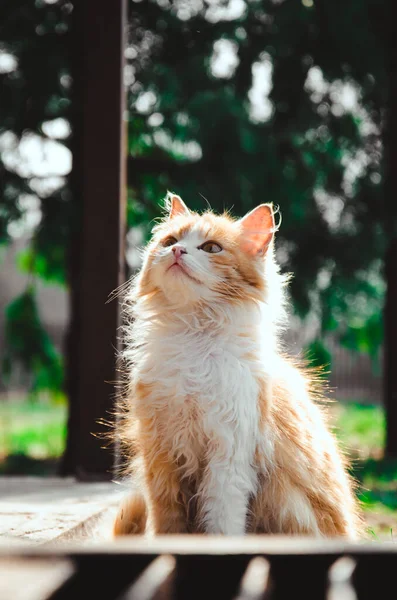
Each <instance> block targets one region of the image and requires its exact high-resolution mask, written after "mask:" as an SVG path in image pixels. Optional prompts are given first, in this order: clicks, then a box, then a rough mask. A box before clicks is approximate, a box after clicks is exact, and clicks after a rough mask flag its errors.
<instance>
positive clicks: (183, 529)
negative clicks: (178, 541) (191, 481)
mask: <svg viewBox="0 0 397 600" xmlns="http://www.w3.org/2000/svg"><path fill="white" fill-rule="evenodd" d="M144 463H145V467H146V488H147V496H148V504H149V511H148V512H149V519H148V529H149V531H150V532H151V533H152V534H156V535H158V534H164V533H170V534H177V533H187V525H186V507H185V506H184V504H183V502H182V501H181V496H180V481H179V477H178V475H177V469H176V465H174V464H173V463H172V462H171V461H170V460H169V457H168V455H167V453H165V452H164V451H162V450H159V449H158V448H157V447H156V444H153V445H152V447H151V448H150V450H149V451H148V452H146V453H145V455H144Z"/></svg>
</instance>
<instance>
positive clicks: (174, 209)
mask: <svg viewBox="0 0 397 600" xmlns="http://www.w3.org/2000/svg"><path fill="white" fill-rule="evenodd" d="M165 206H166V209H167V210H168V218H169V219H173V218H174V217H177V216H179V215H185V216H186V217H187V216H189V215H190V210H189V209H188V207H187V206H186V204H185V203H184V201H183V200H182V198H181V197H180V196H177V195H176V194H173V193H172V192H167V195H166V197H165Z"/></svg>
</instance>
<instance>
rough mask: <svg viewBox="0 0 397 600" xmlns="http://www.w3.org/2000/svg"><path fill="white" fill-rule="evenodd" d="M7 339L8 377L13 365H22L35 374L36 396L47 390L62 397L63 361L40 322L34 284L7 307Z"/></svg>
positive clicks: (34, 393) (32, 389) (34, 391)
mask: <svg viewBox="0 0 397 600" xmlns="http://www.w3.org/2000/svg"><path fill="white" fill-rule="evenodd" d="M5 341H6V354H5V356H4V359H3V365H2V367H3V374H4V375H5V377H6V378H7V377H10V376H11V373H12V369H13V367H15V366H16V365H20V366H22V367H23V368H24V369H25V370H26V371H27V372H28V373H31V374H32V383H31V392H32V394H33V395H34V396H35V395H37V394H38V393H39V392H41V391H44V390H47V391H50V392H51V393H52V394H54V396H55V397H56V398H57V397H62V396H60V395H61V390H62V383H63V367H62V361H61V358H60V357H59V355H58V354H57V353H56V352H55V350H54V346H53V344H52V342H51V340H50V338H49V336H48V334H47V333H46V332H45V330H44V329H43V327H42V325H41V321H40V317H39V314H38V311H37V305H36V298H35V295H34V289H33V287H30V288H28V289H27V290H26V291H25V292H24V293H23V294H21V295H20V296H18V297H17V298H16V299H15V300H13V301H12V302H11V303H10V304H9V305H8V306H7V309H6V327H5Z"/></svg>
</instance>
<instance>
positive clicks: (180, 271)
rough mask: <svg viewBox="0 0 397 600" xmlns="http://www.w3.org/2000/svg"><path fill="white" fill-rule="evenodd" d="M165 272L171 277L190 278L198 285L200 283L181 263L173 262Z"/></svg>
mask: <svg viewBox="0 0 397 600" xmlns="http://www.w3.org/2000/svg"><path fill="white" fill-rule="evenodd" d="M166 273H167V274H168V275H170V276H171V277H173V278H177V279H178V280H180V279H181V280H186V279H187V280H190V281H192V282H193V283H196V284H198V285H202V281H200V280H199V279H197V277H195V276H194V275H192V274H191V272H190V271H189V269H188V268H187V267H186V266H185V265H183V264H181V263H173V264H172V265H171V266H170V267H168V269H167V271H166Z"/></svg>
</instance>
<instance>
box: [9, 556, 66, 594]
mask: <svg viewBox="0 0 397 600" xmlns="http://www.w3.org/2000/svg"><path fill="white" fill-rule="evenodd" d="M72 574H73V565H72V563H71V562H70V561H69V560H66V559H62V560H60V559H46V560H43V559H40V558H36V559H33V560H32V559H31V560H28V559H15V558H13V559H12V560H11V559H9V558H2V559H1V560H0V598H1V600H45V599H46V598H48V597H49V596H50V595H51V594H52V593H53V592H55V590H56V589H58V588H59V587H60V586H62V585H63V584H64V583H65V581H67V580H68V579H69V577H71V575H72Z"/></svg>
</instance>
